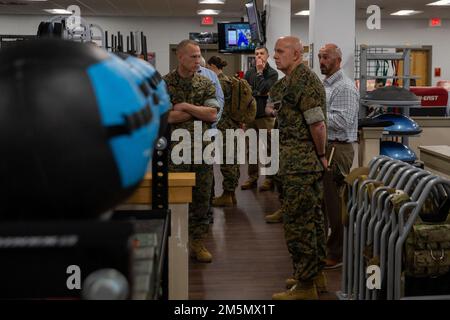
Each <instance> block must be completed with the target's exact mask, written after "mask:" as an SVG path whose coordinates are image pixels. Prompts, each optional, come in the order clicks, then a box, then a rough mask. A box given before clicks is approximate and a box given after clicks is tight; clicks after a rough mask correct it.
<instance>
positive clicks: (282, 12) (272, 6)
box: [264, 0, 291, 77]
mask: <svg viewBox="0 0 450 320" xmlns="http://www.w3.org/2000/svg"><path fill="white" fill-rule="evenodd" d="M264 8H265V10H266V47H267V49H268V50H269V54H270V58H269V64H270V65H271V66H272V68H274V69H276V66H275V62H274V61H273V55H274V48H275V43H276V42H277V39H278V38H279V37H283V36H289V35H291V0H270V1H269V0H264ZM278 73H279V74H280V77H282V76H284V75H283V74H282V73H281V72H280V71H278Z"/></svg>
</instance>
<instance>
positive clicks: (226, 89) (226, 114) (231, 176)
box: [217, 73, 240, 192]
mask: <svg viewBox="0 0 450 320" xmlns="http://www.w3.org/2000/svg"><path fill="white" fill-rule="evenodd" d="M218 77H219V81H220V85H221V86H222V90H223V94H224V97H225V103H224V108H223V113H222V118H221V119H220V121H219V124H218V126H217V127H218V129H219V130H220V131H221V132H222V135H223V137H224V139H223V150H226V139H225V137H226V130H227V129H233V130H236V129H239V123H238V122H236V121H234V120H233V119H231V117H230V112H231V95H232V88H231V85H232V82H231V79H230V78H229V77H227V76H226V75H224V74H223V73H221V74H219V76H218ZM234 150H235V156H234V158H233V161H234V164H221V165H220V172H221V173H222V176H223V182H222V188H223V190H224V191H233V192H234V191H235V189H236V187H237V186H238V183H239V177H240V171H239V165H238V164H237V161H236V152H237V143H235V144H234ZM225 161H226V159H225V158H224V162H225Z"/></svg>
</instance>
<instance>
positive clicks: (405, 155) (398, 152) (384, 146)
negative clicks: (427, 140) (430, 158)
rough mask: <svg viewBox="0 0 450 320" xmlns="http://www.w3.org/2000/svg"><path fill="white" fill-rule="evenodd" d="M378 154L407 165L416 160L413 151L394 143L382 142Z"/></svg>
mask: <svg viewBox="0 0 450 320" xmlns="http://www.w3.org/2000/svg"><path fill="white" fill-rule="evenodd" d="M380 154H381V155H383V156H387V157H390V158H392V159H396V160H400V161H404V162H409V163H414V162H415V161H416V160H417V156H416V154H415V153H414V151H412V150H411V149H410V148H408V147H407V146H405V145H403V144H401V143H398V142H394V141H382V142H381V144H380Z"/></svg>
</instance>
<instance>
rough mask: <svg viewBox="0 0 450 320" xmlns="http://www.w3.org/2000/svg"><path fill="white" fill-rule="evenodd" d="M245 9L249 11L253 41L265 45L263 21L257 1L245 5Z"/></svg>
mask: <svg viewBox="0 0 450 320" xmlns="http://www.w3.org/2000/svg"><path fill="white" fill-rule="evenodd" d="M245 8H246V9H247V17H248V23H249V24H250V30H251V34H252V39H253V41H255V42H258V43H260V44H263V43H264V36H263V31H262V26H261V20H260V18H259V13H258V8H257V7H256V1H255V0H250V1H248V2H247V3H246V4H245Z"/></svg>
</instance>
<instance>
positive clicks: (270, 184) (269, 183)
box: [259, 179, 273, 191]
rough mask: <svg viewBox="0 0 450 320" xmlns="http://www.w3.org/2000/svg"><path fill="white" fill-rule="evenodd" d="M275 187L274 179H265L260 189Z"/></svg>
mask: <svg viewBox="0 0 450 320" xmlns="http://www.w3.org/2000/svg"><path fill="white" fill-rule="evenodd" d="M272 189H273V181H272V180H270V179H266V180H264V182H263V184H262V185H261V187H259V191H270V190H272Z"/></svg>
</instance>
